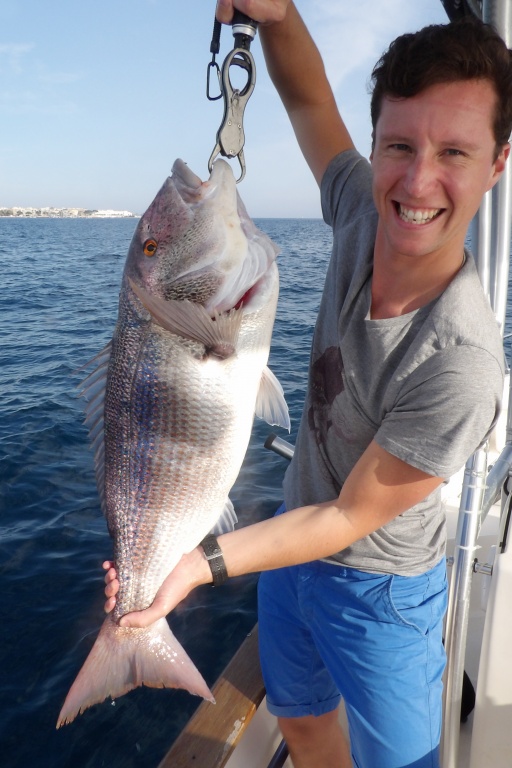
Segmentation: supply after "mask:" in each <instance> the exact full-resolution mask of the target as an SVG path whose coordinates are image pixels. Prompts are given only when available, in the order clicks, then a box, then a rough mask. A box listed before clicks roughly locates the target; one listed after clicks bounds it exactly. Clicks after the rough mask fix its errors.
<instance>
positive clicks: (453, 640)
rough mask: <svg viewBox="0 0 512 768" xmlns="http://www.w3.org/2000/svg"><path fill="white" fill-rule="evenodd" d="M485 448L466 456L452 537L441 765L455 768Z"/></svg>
mask: <svg viewBox="0 0 512 768" xmlns="http://www.w3.org/2000/svg"><path fill="white" fill-rule="evenodd" d="M486 474H487V451H486V450H485V449H483V448H482V449H480V450H478V451H476V452H475V453H474V454H473V456H472V457H471V458H470V459H469V460H468V462H467V464H466V469H465V472H464V483H463V486H462V497H461V504H460V511H459V520H458V524H457V535H456V540H455V551H454V562H453V570H452V578H451V583H450V597H449V605H448V615H447V619H446V633H445V647H446V656H447V665H446V675H445V688H444V733H443V745H442V755H443V761H442V765H443V768H457V758H458V751H459V731H460V707H461V700H462V680H463V676H464V659H465V652H466V637H467V629H468V619H469V598H470V594H471V582H472V577H473V568H474V560H475V552H476V550H477V548H478V547H477V538H478V533H479V530H480V516H481V510H482V505H483V498H484V492H485V486H486V482H485V481H486Z"/></svg>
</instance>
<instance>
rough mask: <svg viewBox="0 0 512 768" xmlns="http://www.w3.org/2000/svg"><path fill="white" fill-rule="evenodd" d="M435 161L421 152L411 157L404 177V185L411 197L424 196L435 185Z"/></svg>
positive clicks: (418, 197)
mask: <svg viewBox="0 0 512 768" xmlns="http://www.w3.org/2000/svg"><path fill="white" fill-rule="evenodd" d="M435 177H436V170H435V162H434V161H433V160H432V159H431V158H429V157H427V156H425V155H422V154H416V155H414V156H413V157H412V158H411V162H410V163H409V166H408V168H407V172H406V174H405V178H404V187H405V190H406V192H407V194H409V195H410V196H411V197H414V198H417V199H420V198H422V197H425V196H426V195H427V194H428V193H429V192H430V191H431V190H432V188H433V187H434V185H435Z"/></svg>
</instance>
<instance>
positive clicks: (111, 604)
mask: <svg viewBox="0 0 512 768" xmlns="http://www.w3.org/2000/svg"><path fill="white" fill-rule="evenodd" d="M115 605H116V599H115V597H109V598H108V600H106V602H105V605H104V606H103V610H104V611H105V613H110V612H111V611H113V610H114V608H115Z"/></svg>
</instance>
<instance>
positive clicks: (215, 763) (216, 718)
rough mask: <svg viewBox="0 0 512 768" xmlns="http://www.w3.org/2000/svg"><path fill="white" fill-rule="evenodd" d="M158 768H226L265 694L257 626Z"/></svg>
mask: <svg viewBox="0 0 512 768" xmlns="http://www.w3.org/2000/svg"><path fill="white" fill-rule="evenodd" d="M212 693H213V695H214V696H215V701H216V704H210V702H207V701H203V702H202V703H201V704H200V705H199V707H198V709H197V710H196V712H195V713H194V715H193V716H192V717H191V719H190V720H189V722H188V724H187V725H186V726H185V728H184V729H183V731H182V732H181V734H180V735H179V736H178V738H177V739H176V741H175V742H174V744H173V745H172V747H171V749H170V750H169V752H168V753H167V754H166V756H165V757H164V759H163V760H162V762H161V763H160V765H159V768H191V767H192V766H194V768H223V766H224V765H225V764H226V762H227V760H228V759H229V757H230V755H231V753H232V751H233V749H234V748H235V746H236V745H237V744H238V742H239V740H240V738H241V736H242V734H243V732H244V730H245V728H246V727H247V725H248V724H249V722H250V720H251V718H252V716H253V715H254V713H255V712H256V710H257V708H258V706H259V704H261V701H262V700H263V697H264V696H265V688H264V685H263V679H262V677H261V670H260V664H259V658H258V628H257V626H256V627H254V629H253V631H252V632H251V633H250V634H249V635H248V636H247V639H246V640H245V641H244V642H243V643H242V645H241V646H240V648H239V649H238V651H237V652H236V654H235V655H234V656H233V658H232V659H231V661H230V662H229V664H228V666H227V667H226V669H225V670H224V672H223V673H222V675H221V676H220V678H219V679H218V680H217V682H216V683H215V685H214V686H213V688H212Z"/></svg>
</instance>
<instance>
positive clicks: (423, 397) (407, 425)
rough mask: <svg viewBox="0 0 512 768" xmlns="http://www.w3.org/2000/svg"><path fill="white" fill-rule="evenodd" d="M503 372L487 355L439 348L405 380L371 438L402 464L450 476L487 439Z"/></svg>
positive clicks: (468, 349) (466, 349) (497, 408)
mask: <svg viewBox="0 0 512 768" xmlns="http://www.w3.org/2000/svg"><path fill="white" fill-rule="evenodd" d="M502 394H503V372H502V369H501V367H500V365H499V364H498V361H497V360H495V358H494V357H492V356H491V355H490V354H489V353H488V352H487V351H485V350H483V349H480V348H477V347H471V346H469V345H466V346H460V347H453V348H449V349H443V350H440V351H439V352H437V353H436V354H434V355H432V356H431V357H430V358H428V359H427V360H426V361H425V362H423V363H422V364H421V365H420V366H418V367H417V368H416V370H415V371H414V372H412V373H411V374H410V375H409V376H407V378H406V379H405V380H404V383H403V386H402V388H401V390H400V392H399V394H398V396H397V398H396V402H395V405H394V406H393V408H392V409H391V410H390V411H389V413H387V414H386V415H385V417H384V419H383V422H382V424H381V426H380V427H379V429H378V431H377V433H376V435H375V440H376V442H377V443H378V444H379V445H380V446H381V447H382V448H384V449H385V450H386V451H388V452H389V453H391V454H393V455H394V456H397V457H398V458H399V459H402V461H405V462H407V463H408V464H411V465H412V466H414V467H416V468H417V469H421V470H422V471H423V472H426V473H427V474H430V475H434V476H436V477H442V478H446V479H447V478H449V477H451V476H452V475H453V474H455V472H457V471H458V470H459V469H460V468H461V467H462V466H463V465H464V464H465V462H466V461H467V459H468V458H469V456H471V454H472V453H473V452H474V451H475V450H476V449H477V448H478V447H479V446H480V445H481V444H482V443H483V442H485V440H486V439H487V437H488V436H489V433H490V432H491V431H492V428H493V427H494V424H495V423H496V419H497V418H498V415H499V411H500V407H501V398H502Z"/></svg>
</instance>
